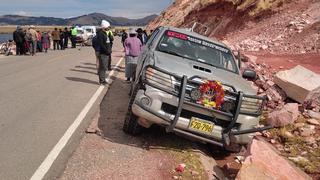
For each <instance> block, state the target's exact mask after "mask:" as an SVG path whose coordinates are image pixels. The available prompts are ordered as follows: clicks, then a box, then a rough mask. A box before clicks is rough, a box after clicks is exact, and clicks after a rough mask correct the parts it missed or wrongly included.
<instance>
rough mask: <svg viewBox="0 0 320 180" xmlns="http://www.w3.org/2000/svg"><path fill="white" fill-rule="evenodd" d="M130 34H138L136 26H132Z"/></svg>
mask: <svg viewBox="0 0 320 180" xmlns="http://www.w3.org/2000/svg"><path fill="white" fill-rule="evenodd" d="M129 34H137V31H136V30H135V29H134V28H130V29H129Z"/></svg>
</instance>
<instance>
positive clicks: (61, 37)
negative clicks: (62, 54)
mask: <svg viewBox="0 0 320 180" xmlns="http://www.w3.org/2000/svg"><path fill="white" fill-rule="evenodd" d="M59 35H60V41H59V44H60V50H64V42H63V40H64V32H63V31H62V29H59Z"/></svg>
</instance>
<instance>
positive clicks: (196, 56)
mask: <svg viewBox="0 0 320 180" xmlns="http://www.w3.org/2000/svg"><path fill="white" fill-rule="evenodd" d="M156 50H157V51H161V52H164V53H168V54H171V55H175V56H180V57H183V58H186V59H189V60H192V61H197V62H201V63H204V64H208V65H211V66H215V67H217V68H221V69H225V70H228V71H231V72H234V73H238V69H237V65H236V63H235V61H234V59H233V56H232V54H231V52H230V50H229V49H227V48H225V47H223V46H220V45H218V44H215V43H213V42H209V41H206V40H203V39H199V38H195V37H192V36H189V35H186V34H183V33H178V32H175V31H171V30H168V31H166V32H165V33H164V34H163V36H162V38H161V40H160V42H159V44H158V46H157V49H156Z"/></svg>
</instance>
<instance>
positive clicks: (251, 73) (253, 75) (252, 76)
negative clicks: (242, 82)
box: [242, 69, 257, 81]
mask: <svg viewBox="0 0 320 180" xmlns="http://www.w3.org/2000/svg"><path fill="white" fill-rule="evenodd" d="M242 77H243V78H245V79H248V80H250V81H254V80H255V79H256V78H257V73H256V72H255V71H254V70H251V69H246V70H244V72H243V73H242Z"/></svg>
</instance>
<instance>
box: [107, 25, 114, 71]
mask: <svg viewBox="0 0 320 180" xmlns="http://www.w3.org/2000/svg"><path fill="white" fill-rule="evenodd" d="M107 36H108V37H109V39H110V44H111V54H110V57H109V62H108V70H109V71H111V61H112V59H111V56H112V47H113V40H114V37H113V32H112V31H111V26H109V27H108V29H107Z"/></svg>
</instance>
